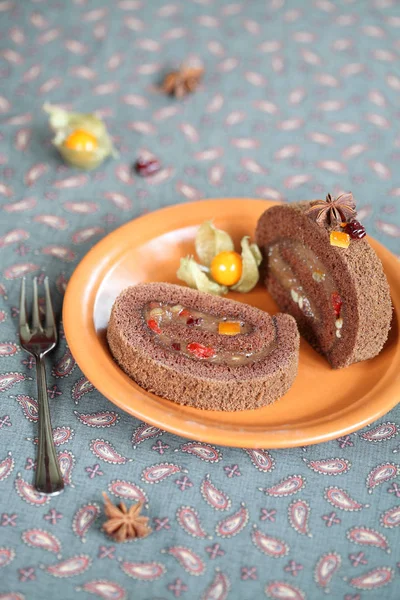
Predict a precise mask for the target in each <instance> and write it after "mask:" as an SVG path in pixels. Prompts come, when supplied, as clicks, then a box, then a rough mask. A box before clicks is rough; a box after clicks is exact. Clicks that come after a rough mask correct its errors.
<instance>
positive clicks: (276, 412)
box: [63, 199, 400, 448]
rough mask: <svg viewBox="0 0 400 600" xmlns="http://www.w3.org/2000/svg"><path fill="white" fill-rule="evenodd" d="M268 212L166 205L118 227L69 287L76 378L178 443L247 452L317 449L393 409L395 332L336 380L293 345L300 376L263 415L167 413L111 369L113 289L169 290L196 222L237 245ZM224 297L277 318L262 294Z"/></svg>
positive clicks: (394, 270)
mask: <svg viewBox="0 0 400 600" xmlns="http://www.w3.org/2000/svg"><path fill="white" fill-rule="evenodd" d="M273 204H274V203H273V202H267V201H265V200H251V199H218V200H205V201H202V202H195V203H191V204H184V205H179V206H171V207H169V208H165V209H162V210H159V211H157V212H154V213H151V214H148V215H145V216H143V217H140V218H139V219H136V220H134V221H131V222H130V223H127V224H126V225H124V226H122V227H120V228H119V229H117V230H116V231H114V232H113V233H111V234H110V235H108V236H107V237H106V238H104V239H103V240H102V241H101V242H99V243H98V244H97V245H96V246H95V247H94V248H93V249H92V250H91V251H90V252H89V253H88V254H87V256H85V258H84V259H83V260H82V262H81V263H80V265H79V266H78V267H77V269H76V271H75V272H74V274H73V276H72V278H71V280H70V282H69V284H68V289H67V292H66V296H65V301H64V314H63V320H64V328H65V334H66V337H67V340H68V344H69V347H70V349H71V352H72V354H73V355H74V357H75V359H76V360H77V362H78V365H79V366H80V368H81V369H82V371H83V372H84V374H85V375H86V376H87V378H88V379H89V380H90V381H91V382H92V383H93V385H94V386H95V387H96V388H97V389H98V390H99V391H100V392H101V393H102V394H104V396H106V397H107V398H108V399H109V400H111V402H113V403H114V404H116V405H117V406H119V407H120V408H122V409H123V410H125V411H126V412H128V413H130V414H132V415H134V416H135V417H138V418H139V419H142V420H143V421H146V422H147V423H151V424H152V425H155V426H157V427H161V428H162V429H166V430H167V431H170V432H172V433H175V434H177V435H182V436H185V437H189V438H191V439H195V440H200V441H203V442H211V443H215V444H223V445H226V446H239V447H247V448H286V447H289V446H302V445H306V444H316V443H318V442H323V441H326V440H330V439H332V438H337V437H339V436H342V435H344V434H347V433H351V432H353V431H355V430H356V429H359V428H361V427H363V426H364V425H367V424H369V423H371V422H372V421H375V420H376V419H378V418H379V417H381V416H382V415H384V414H385V413H386V412H388V411H389V410H390V409H391V408H392V407H393V406H395V404H396V403H397V399H398V397H399V393H400V374H399V364H400V339H399V332H398V329H397V326H396V325H394V327H393V328H392V331H391V335H390V339H389V341H388V342H387V344H386V346H385V348H384V349H383V351H382V352H381V354H380V355H379V356H378V357H376V358H374V359H372V360H369V361H366V362H363V363H358V364H356V365H352V366H351V367H348V368H347V369H342V370H339V371H333V370H332V369H331V368H330V366H329V365H328V363H327V362H326V361H325V360H324V359H323V358H322V357H321V356H319V355H318V354H317V353H316V352H314V350H312V349H311V347H310V346H309V345H308V344H307V343H306V342H304V341H302V343H301V351H300V364H299V374H298V376H297V379H296V381H295V383H294V385H293V387H292V388H291V390H290V391H289V393H288V394H286V395H285V396H284V397H283V398H282V399H281V400H278V401H277V402H276V403H275V404H273V405H272V406H270V407H266V408H262V409H258V410H253V411H242V412H236V413H227V412H211V411H202V410H196V409H194V408H187V407H183V406H180V405H178V404H174V403H173V402H171V401H169V400H165V399H163V398H159V397H158V396H155V395H153V394H150V393H148V392H146V391H145V390H143V389H142V388H140V387H139V386H138V385H136V383H135V382H134V381H132V380H131V379H130V378H129V377H128V376H127V375H125V373H123V371H121V369H120V368H119V367H118V366H117V364H116V363H115V362H114V361H113V359H112V356H111V354H110V352H109V349H108V346H107V342H106V336H105V332H106V328H107V322H108V318H109V314H110V310H111V306H112V304H113V301H114V299H115V298H116V296H117V295H118V294H119V293H120V291H121V290H123V289H124V288H125V287H127V286H128V285H131V284H134V283H138V282H141V281H168V282H173V283H174V282H175V283H176V282H177V279H176V276H175V272H176V269H177V267H178V265H179V259H180V257H181V256H185V255H186V254H191V253H193V252H194V238H195V234H196V231H197V228H198V226H199V225H200V224H201V223H202V222H203V221H205V220H207V219H214V221H215V224H216V225H217V227H220V228H223V229H225V230H227V231H228V232H229V233H230V234H231V235H232V237H233V238H234V240H235V242H236V243H238V242H239V240H240V239H241V237H242V236H243V235H248V234H253V232H254V230H255V226H256V223H257V220H258V218H259V216H260V215H261V213H262V212H263V211H264V210H265V209H267V208H268V207H270V206H272V205H273ZM371 243H372V245H373V247H374V248H375V249H376V251H377V253H378V254H379V256H380V258H381V260H382V262H383V266H384V269H385V272H386V275H387V277H388V279H389V283H390V287H391V291H392V298H393V304H394V307H395V316H396V315H397V317H398V316H399V314H398V313H399V311H400V275H399V263H398V261H397V259H396V258H395V257H394V256H393V255H392V254H391V253H390V252H389V251H388V250H386V249H385V248H384V247H383V246H381V245H380V244H378V243H377V242H375V241H374V240H371ZM238 247H239V246H238ZM229 296H230V297H232V298H234V299H236V300H240V301H242V302H246V303H248V304H253V305H254V306H257V307H259V308H261V309H264V310H267V311H269V312H271V313H274V312H276V311H277V307H276V305H275V303H274V302H273V300H272V299H271V298H270V297H269V295H268V294H267V292H266V291H265V289H263V287H262V286H261V285H259V286H257V288H256V289H254V290H253V291H252V292H250V293H249V294H239V293H236V294H233V293H232V294H229ZM395 322H396V319H395Z"/></svg>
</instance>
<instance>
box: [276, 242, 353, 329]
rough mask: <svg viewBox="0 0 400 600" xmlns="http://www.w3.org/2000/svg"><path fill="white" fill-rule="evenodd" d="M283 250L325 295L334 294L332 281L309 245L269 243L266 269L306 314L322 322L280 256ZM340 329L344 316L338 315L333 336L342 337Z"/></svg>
mask: <svg viewBox="0 0 400 600" xmlns="http://www.w3.org/2000/svg"><path fill="white" fill-rule="evenodd" d="M285 249H286V250H288V251H289V252H291V253H292V254H293V255H294V256H295V257H296V260H297V261H298V262H299V263H301V264H302V265H303V266H304V267H305V268H306V269H307V270H309V271H310V273H311V276H312V278H313V280H314V281H315V282H316V283H318V284H319V285H321V286H323V288H324V290H325V293H326V295H327V297H328V298H332V295H333V294H335V293H337V288H336V285H335V281H334V279H333V277H332V276H331V275H330V274H329V273H328V272H327V270H326V267H325V265H324V263H323V262H322V261H321V260H320V259H319V258H318V256H317V255H316V254H315V253H314V252H313V251H312V250H311V249H310V248H308V247H306V246H304V245H302V244H300V243H299V242H296V241H292V240H280V241H279V242H276V243H275V244H273V245H272V246H270V248H269V251H268V257H269V261H268V268H269V270H270V273H271V275H272V276H273V277H274V279H276V280H277V281H278V283H279V284H280V285H281V286H282V287H283V288H284V289H285V290H287V292H288V293H289V294H290V297H291V299H292V301H293V302H294V303H295V304H297V306H298V307H299V308H300V310H301V311H302V313H303V314H304V316H305V317H307V318H309V319H310V320H313V321H315V322H318V321H321V320H322V317H321V314H320V311H319V310H318V306H317V305H316V303H315V302H314V301H313V298H311V297H310V295H309V294H308V293H307V291H306V290H305V289H304V286H303V285H302V284H301V283H300V281H299V278H298V277H297V276H296V274H295V272H294V270H293V268H292V267H291V265H289V263H288V262H287V261H286V260H285V259H284V257H283V256H282V251H283V250H285ZM342 328H343V317H342V316H341V315H339V316H338V317H337V318H335V335H336V337H337V338H341V337H342Z"/></svg>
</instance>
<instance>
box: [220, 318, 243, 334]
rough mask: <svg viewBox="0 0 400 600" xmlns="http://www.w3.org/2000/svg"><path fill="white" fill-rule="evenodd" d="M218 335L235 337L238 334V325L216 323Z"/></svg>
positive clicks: (236, 323) (226, 322) (233, 323)
mask: <svg viewBox="0 0 400 600" xmlns="http://www.w3.org/2000/svg"><path fill="white" fill-rule="evenodd" d="M218 333H220V334H221V335H237V334H238V333H240V323H238V322H237V321H221V322H220V323H218Z"/></svg>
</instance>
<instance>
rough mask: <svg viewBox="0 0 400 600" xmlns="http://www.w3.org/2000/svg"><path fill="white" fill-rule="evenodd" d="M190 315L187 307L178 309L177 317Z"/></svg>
mask: <svg viewBox="0 0 400 600" xmlns="http://www.w3.org/2000/svg"><path fill="white" fill-rule="evenodd" d="M191 316H192V315H191V314H190V312H189V311H188V309H187V308H182V310H180V311H179V312H178V317H191Z"/></svg>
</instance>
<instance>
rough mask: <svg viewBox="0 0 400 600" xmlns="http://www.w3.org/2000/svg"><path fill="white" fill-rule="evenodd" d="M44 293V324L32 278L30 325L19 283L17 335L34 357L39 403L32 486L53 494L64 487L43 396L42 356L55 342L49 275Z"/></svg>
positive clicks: (34, 282)
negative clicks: (35, 459) (33, 481)
mask: <svg viewBox="0 0 400 600" xmlns="http://www.w3.org/2000/svg"><path fill="white" fill-rule="evenodd" d="M44 288H45V293H46V310H45V324H44V327H42V324H41V321H40V315H39V302H38V283H37V278H36V277H35V278H34V280H33V303H32V326H31V327H29V325H28V322H27V310H26V293H25V277H24V279H23V280H22V285H21V301H20V310H19V339H20V343H21V346H22V348H23V349H24V350H26V351H27V352H29V354H32V356H34V357H35V360H36V376H37V388H38V405H39V447H38V454H37V466H36V477H35V488H36V490H37V491H38V492H40V493H41V494H49V495H51V496H55V495H56V494H60V493H61V492H62V491H63V489H64V480H63V477H62V474H61V470H60V465H59V464H58V459H57V454H56V449H55V447H54V441H53V430H52V427H51V420H50V409H49V400H48V396H47V382H46V367H45V361H44V357H45V356H46V354H48V353H49V352H51V350H53V349H54V348H55V346H56V344H57V328H56V323H55V319H54V313H53V306H52V303H51V296H50V288H49V279H48V277H46V278H45V280H44Z"/></svg>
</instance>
